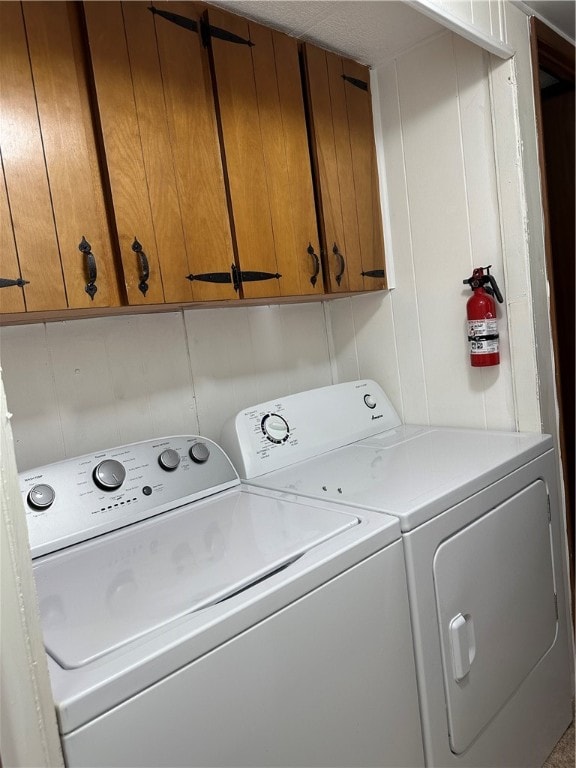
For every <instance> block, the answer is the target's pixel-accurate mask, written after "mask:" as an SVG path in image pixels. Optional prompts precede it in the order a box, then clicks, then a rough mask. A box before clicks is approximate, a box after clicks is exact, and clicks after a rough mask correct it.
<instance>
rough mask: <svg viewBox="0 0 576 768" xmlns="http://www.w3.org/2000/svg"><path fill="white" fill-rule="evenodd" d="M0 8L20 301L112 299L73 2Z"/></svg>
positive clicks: (55, 304)
mask: <svg viewBox="0 0 576 768" xmlns="http://www.w3.org/2000/svg"><path fill="white" fill-rule="evenodd" d="M0 13H1V15H2V18H1V21H0V35H1V38H0V57H1V64H0V70H1V75H0V77H1V81H0V88H1V102H2V114H1V134H0V146H1V151H2V162H3V167H4V175H5V182H6V192H7V205H8V211H9V216H10V217H11V221H12V225H13V230H14V242H15V247H16V253H17V257H18V261H19V265H20V272H21V275H22V277H23V278H24V279H26V280H28V281H29V284H28V285H27V286H26V287H25V288H24V293H25V301H26V308H27V309H28V310H49V309H62V308H66V307H98V306H100V307H101V306H117V305H118V304H119V303H120V302H119V294H118V288H117V283H116V276H115V269H114V262H113V253H112V248H111V241H110V235H109V231H108V225H107V220H106V214H105V208H104V201H103V192H102V187H101V181H100V177H99V171H98V163H97V159H96V149H95V144H94V136H93V133H92V126H91V118H90V110H89V105H88V92H87V85H86V79H85V69H84V57H83V51H82V47H81V40H80V29H79V20H78V18H77V15H76V8H75V6H73V5H72V4H70V3H65V2H47V3H42V2H38V3H23V4H22V5H20V4H19V3H12V2H8V3H2V5H1V8H0ZM81 244H82V247H80V246H81ZM88 244H89V245H88ZM2 309H3V311H7V310H6V307H5V306H3V307H2Z"/></svg>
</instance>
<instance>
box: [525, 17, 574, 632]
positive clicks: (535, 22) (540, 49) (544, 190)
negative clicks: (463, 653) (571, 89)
mask: <svg viewBox="0 0 576 768" xmlns="http://www.w3.org/2000/svg"><path fill="white" fill-rule="evenodd" d="M530 53H531V58H532V80H533V92H534V108H535V117H536V133H537V142H538V162H539V170H540V186H541V195H542V213H543V219H544V250H545V260H546V272H547V278H548V282H549V285H550V300H549V301H550V304H549V306H550V327H551V333H552V345H553V350H554V358H555V362H554V367H555V377H554V378H555V387H556V400H557V404H558V442H559V446H560V463H561V471H562V477H563V481H564V498H565V503H566V509H565V513H566V533H567V539H568V560H569V573H570V588H571V592H572V620H573V621H574V555H575V553H574V533H575V531H574V502H575V499H574V488H573V487H572V485H571V483H570V476H569V473H568V467H567V454H566V441H567V435H566V431H565V429H564V419H563V411H562V395H561V391H560V375H561V373H560V368H559V363H558V360H559V355H558V333H557V313H556V302H555V294H554V272H553V268H552V267H553V264H552V238H551V232H550V209H549V201H548V180H547V172H546V163H545V149H544V122H543V112H542V98H541V94H540V81H539V70H540V68H541V67H543V68H545V69H546V71H547V72H549V73H550V74H551V75H553V76H555V77H558V78H559V79H562V80H567V81H570V82H572V83H574V80H575V66H574V55H575V49H574V46H573V45H572V44H571V43H570V42H569V41H568V40H566V39H565V38H563V37H561V36H560V35H559V34H557V33H556V32H555V31H554V30H553V29H551V28H550V27H548V26H547V25H546V24H545V23H544V22H543V21H541V20H540V19H538V18H537V17H536V16H531V17H530Z"/></svg>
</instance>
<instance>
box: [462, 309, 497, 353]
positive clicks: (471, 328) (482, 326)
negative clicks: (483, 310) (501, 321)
mask: <svg viewBox="0 0 576 768" xmlns="http://www.w3.org/2000/svg"><path fill="white" fill-rule="evenodd" d="M468 341H469V342H470V354H472V355H490V354H493V353H494V352H498V321H497V319H496V318H495V317H488V318H484V319H482V320H468Z"/></svg>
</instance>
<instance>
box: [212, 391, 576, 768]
mask: <svg viewBox="0 0 576 768" xmlns="http://www.w3.org/2000/svg"><path fill="white" fill-rule="evenodd" d="M221 442H222V445H223V446H224V448H225V450H227V452H228V455H229V456H230V457H231V458H232V460H233V463H234V464H235V466H236V467H237V469H238V471H239V473H240V476H241V477H242V478H244V479H245V482H246V483H247V484H249V485H250V487H262V488H269V489H274V490H277V491H284V492H286V493H288V494H290V495H291V496H292V495H293V494H298V495H299V496H300V497H306V498H309V499H312V498H315V499H324V500H330V501H331V502H339V503H342V504H346V505H348V506H353V507H355V508H356V509H358V510H360V509H363V510H365V511H367V510H370V511H378V512H382V513H386V514H390V515H394V516H395V517H396V518H397V519H398V520H399V522H400V526H401V529H402V539H403V544H404V551H405V557H406V567H407V578H408V585H409V596H410V608H411V617H412V628H413V636H414V642H415V656H416V663H417V673H418V688H419V695H420V710H421V717H422V727H423V734H424V751H425V759H426V763H427V765H428V766H435V767H436V768H447V767H448V766H478V767H480V766H482V767H483V768H486V766H500V768H512V767H513V766H518V768H528V767H529V766H534V767H537V766H541V765H542V763H543V762H544V760H545V759H546V757H547V756H548V754H549V753H550V752H551V750H552V749H553V747H554V745H555V744H556V742H557V740H558V739H559V738H560V736H561V735H562V733H563V732H564V730H565V729H566V728H567V726H568V725H569V723H570V721H571V719H572V697H573V684H572V680H573V675H572V637H571V630H570V624H569V621H568V615H569V611H568V596H567V573H566V568H565V552H566V540H565V532H564V522H563V517H562V514H561V510H560V504H559V499H558V492H557V481H556V471H557V469H556V464H555V457H554V451H553V448H552V440H551V438H550V436H548V435H541V434H521V433H505V432H488V431H483V430H469V429H449V428H437V427H425V426H417V425H403V424H402V423H401V421H400V419H399V417H398V415H397V413H396V412H395V410H394V408H393V407H392V405H391V403H390V402H389V400H388V398H387V397H386V395H385V393H384V392H383V391H382V389H381V388H380V387H379V386H378V385H377V384H376V383H375V382H373V381H369V380H363V381H356V382H349V383H345V384H340V385H335V386H332V387H324V388H320V389H316V390H311V391H309V392H304V393H300V394H295V395H291V396H288V397H284V398H278V399H277V400H274V401H269V402H267V403H262V404H260V405H256V406H253V407H251V408H247V409H245V410H243V411H242V412H240V413H239V414H238V415H237V416H236V417H235V418H234V419H232V420H230V421H229V422H228V423H227V424H226V426H225V428H224V431H223V434H222V440H221Z"/></svg>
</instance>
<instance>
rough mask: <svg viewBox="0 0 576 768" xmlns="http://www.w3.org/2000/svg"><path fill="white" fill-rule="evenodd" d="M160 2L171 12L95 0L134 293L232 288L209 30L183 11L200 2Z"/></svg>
mask: <svg viewBox="0 0 576 768" xmlns="http://www.w3.org/2000/svg"><path fill="white" fill-rule="evenodd" d="M156 8H157V9H158V11H161V12H162V13H164V14H167V15H168V16H166V15H165V16H163V15H161V14H160V13H155V12H153V11H152V10H151V9H150V6H149V4H148V3H143V2H126V3H119V2H98V3H96V2H87V3H84V12H85V17H86V27H87V33H88V41H89V48H90V56H91V61H92V67H93V73H94V82H95V88H96V98H97V105H98V113H99V117H100V123H101V128H102V136H103V142H104V152H105V159H106V166H107V169H108V174H109V179H110V187H111V192H112V199H113V207H114V217H115V221H116V228H117V232H118V239H119V243H120V252H121V258H122V265H123V270H124V278H125V282H126V290H127V294H128V301H129V303H130V304H144V303H146V304H149V303H159V302H189V301H206V300H212V299H232V298H235V297H236V295H237V294H236V293H235V291H234V287H233V283H232V271H231V265H232V264H233V263H234V252H233V248H232V237H231V231H230V223H229V216H228V207H227V199H226V190H225V186H224V173H223V168H222V160H221V155H220V146H219V137H218V127H217V124H216V115H215V108H214V99H213V93H212V84H211V79H210V71H209V62H208V58H207V54H206V52H205V50H204V49H203V47H202V41H201V39H200V35H199V34H198V33H197V32H194V31H193V30H192V29H190V28H186V27H185V26H182V25H181V24H179V23H176V22H177V21H178V17H179V18H180V20H184V21H186V20H187V21H188V22H194V23H196V22H198V21H199V14H198V11H197V10H196V9H195V7H194V5H193V4H192V3H186V2H183V3H175V2H170V3H159V4H157V6H156ZM154 10H156V9H154ZM170 14H172V20H171V19H170ZM174 15H175V16H174ZM174 19H176V22H175V21H174ZM138 248H140V249H141V250H140V251H138ZM143 254H144V255H143ZM145 271H146V272H147V273H148V277H147V279H144V278H146V274H145Z"/></svg>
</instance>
